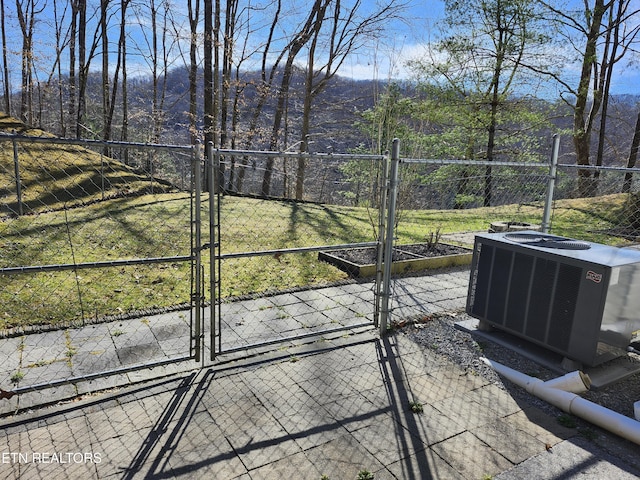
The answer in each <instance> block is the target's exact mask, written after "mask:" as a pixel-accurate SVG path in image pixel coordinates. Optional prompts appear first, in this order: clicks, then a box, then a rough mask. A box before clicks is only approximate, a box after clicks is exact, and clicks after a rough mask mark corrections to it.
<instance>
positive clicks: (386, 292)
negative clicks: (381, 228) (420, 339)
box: [380, 138, 400, 335]
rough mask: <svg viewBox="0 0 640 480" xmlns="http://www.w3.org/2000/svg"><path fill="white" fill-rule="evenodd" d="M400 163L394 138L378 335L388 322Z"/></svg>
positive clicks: (397, 142) (383, 331) (398, 149)
mask: <svg viewBox="0 0 640 480" xmlns="http://www.w3.org/2000/svg"><path fill="white" fill-rule="evenodd" d="M399 163H400V140H398V139H397V138H395V139H394V140H393V146H392V148H391V169H390V172H389V188H388V204H389V206H388V213H387V233H386V235H385V238H384V268H383V274H382V311H381V315H380V335H384V334H385V333H386V332H387V327H388V324H389V317H390V311H389V302H390V299H391V265H392V263H393V234H394V230H395V223H396V201H397V198H398V164H399Z"/></svg>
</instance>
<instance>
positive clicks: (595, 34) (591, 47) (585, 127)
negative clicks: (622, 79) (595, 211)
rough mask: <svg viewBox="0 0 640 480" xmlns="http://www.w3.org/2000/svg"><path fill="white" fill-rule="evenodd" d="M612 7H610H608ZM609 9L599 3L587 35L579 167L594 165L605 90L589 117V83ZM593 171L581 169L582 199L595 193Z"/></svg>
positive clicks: (579, 104)
mask: <svg viewBox="0 0 640 480" xmlns="http://www.w3.org/2000/svg"><path fill="white" fill-rule="evenodd" d="M608 5H609V4H608ZM608 8H609V7H608V6H605V4H604V0H596V1H595V6H594V8H593V10H592V11H591V13H592V16H591V25H590V26H589V30H588V32H587V42H586V45H585V50H584V55H583V57H582V69H581V72H580V82H579V86H578V91H577V95H576V106H575V111H574V117H573V145H574V147H575V150H576V164H577V165H590V142H591V132H592V130H593V119H594V117H595V112H597V111H598V109H599V108H600V98H598V97H599V95H601V91H599V90H598V89H597V88H596V89H594V90H595V91H594V95H593V103H592V106H591V112H590V113H589V115H588V117H587V118H586V119H585V116H586V115H587V103H588V100H589V84H590V82H591V75H592V72H593V65H594V63H595V62H596V61H597V43H598V39H599V38H600V26H601V24H602V18H603V16H604V14H605V12H606V11H607V9H608ZM592 183H593V182H592V178H591V172H590V171H589V170H578V196H579V197H589V196H591V195H592V194H593V184H592Z"/></svg>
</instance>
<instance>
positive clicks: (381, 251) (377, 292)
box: [373, 150, 389, 328]
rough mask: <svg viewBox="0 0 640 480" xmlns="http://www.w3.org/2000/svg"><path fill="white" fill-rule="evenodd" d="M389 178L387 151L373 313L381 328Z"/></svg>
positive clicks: (383, 163) (384, 165)
mask: <svg viewBox="0 0 640 480" xmlns="http://www.w3.org/2000/svg"><path fill="white" fill-rule="evenodd" d="M388 178H389V151H388V150H387V151H386V152H385V154H384V158H383V160H382V166H381V173H380V184H379V185H378V194H379V204H378V244H377V246H376V252H377V257H376V285H375V288H376V290H375V306H374V312H373V324H374V325H375V326H376V327H377V328H379V327H380V311H381V306H380V302H381V299H382V280H383V272H382V269H383V265H384V264H383V259H384V236H385V231H386V229H385V226H386V223H385V221H386V217H387V181H388V180H387V179H388Z"/></svg>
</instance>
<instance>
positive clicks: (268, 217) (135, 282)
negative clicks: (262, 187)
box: [0, 193, 624, 328]
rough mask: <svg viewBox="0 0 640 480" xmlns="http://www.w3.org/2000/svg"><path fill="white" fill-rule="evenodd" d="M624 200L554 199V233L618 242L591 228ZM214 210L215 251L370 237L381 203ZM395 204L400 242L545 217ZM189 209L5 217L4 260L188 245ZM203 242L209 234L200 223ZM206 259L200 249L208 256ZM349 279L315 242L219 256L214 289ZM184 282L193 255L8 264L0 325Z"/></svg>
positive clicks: (525, 211)
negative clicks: (15, 270)
mask: <svg viewBox="0 0 640 480" xmlns="http://www.w3.org/2000/svg"><path fill="white" fill-rule="evenodd" d="M207 204H208V202H207V201H206V199H205V201H203V206H204V207H205V211H203V218H207V216H208V212H207V211H206V205H207ZM623 208H624V197H623V196H621V195H612V196H607V197H600V198H597V199H589V200H588V201H586V200H566V201H562V202H557V204H556V206H555V210H554V223H553V233H556V234H560V235H567V236H571V237H575V238H582V239H588V240H592V241H598V242H602V243H609V244H619V243H620V242H621V239H620V238H618V237H612V236H609V235H606V234H604V233H599V232H598V231H599V230H603V229H604V228H606V227H607V225H609V226H610V225H611V223H612V219H615V218H617V217H616V215H618V213H619V212H620V210H621V209H623ZM220 210H221V216H220V223H221V225H222V228H221V253H222V254H226V253H234V252H253V251H255V252H259V251H264V250H273V249H280V248H294V247H308V246H318V245H335V244H343V243H353V242H361V241H372V240H374V238H375V230H374V225H376V223H377V216H376V215H377V214H376V213H375V211H371V210H369V209H367V208H354V207H344V206H332V205H317V204H299V203H298V204H297V203H293V202H284V201H267V200H260V199H249V198H240V197H224V198H223V199H222V201H221V205H220ZM400 215H401V216H400V222H399V224H398V227H397V232H396V237H397V242H398V243H401V244H402V243H414V242H421V241H424V240H425V238H426V237H428V236H429V234H430V233H431V232H434V231H436V230H439V231H440V232H441V233H450V232H459V231H482V230H486V229H487V226H488V224H489V223H490V222H491V221H495V220H497V219H499V220H511V219H516V218H517V220H519V221H528V222H532V223H540V218H541V207H540V206H506V207H505V206H503V207H491V208H479V209H471V210H451V211H433V210H412V211H402V212H401V213H400ZM190 220H191V214H190V198H189V196H188V195H187V194H184V193H167V194H160V195H144V196H140V197H136V198H117V199H112V200H107V201H104V202H98V203H94V204H91V205H88V206H85V207H79V208H72V209H68V210H66V211H65V210H63V211H53V212H47V213H41V214H38V215H27V216H24V217H19V218H11V219H5V220H4V221H2V222H1V223H0V266H2V267H5V268H6V267H20V266H28V265H56V264H78V263H85V262H96V261H100V262H103V261H110V260H121V259H135V258H146V257H173V256H188V255H189V251H190V248H191V243H190V242H191V240H190ZM203 242H208V228H207V227H205V228H204V230H203ZM208 261H209V251H208V250H205V251H204V255H203V262H204V263H205V265H206V264H207V263H208ZM344 278H346V277H345V274H344V273H343V272H341V271H339V270H338V269H336V268H335V267H333V266H330V265H328V264H325V263H323V262H318V260H317V254H315V253H304V254H292V255H282V256H256V257H249V258H234V259H227V260H224V261H223V262H222V279H221V291H222V295H223V296H224V297H228V296H237V295H245V294H252V293H261V292H267V291H277V290H282V289H286V288H293V287H300V286H306V285H319V284H324V283H329V282H333V281H336V280H340V279H344ZM206 283H207V285H208V274H207V279H206ZM190 285H191V284H190V265H189V263H188V262H178V261H174V262H167V263H161V264H155V265H135V266H118V267H109V268H102V269H81V270H77V271H74V270H66V271H62V272H41V273H29V274H16V275H4V276H2V277H0V305H1V307H0V328H11V327H25V326H27V325H41V324H53V325H55V324H67V323H78V322H82V321H83V319H84V320H87V319H94V318H100V317H103V316H105V315H117V314H121V313H127V312H130V311H145V310H147V309H151V308H165V307H171V306H175V305H180V304H185V303H188V302H189V298H190V293H191V292H190ZM207 298H210V296H209V294H208V293H207Z"/></svg>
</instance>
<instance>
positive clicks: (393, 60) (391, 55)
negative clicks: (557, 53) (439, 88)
mask: <svg viewBox="0 0 640 480" xmlns="http://www.w3.org/2000/svg"><path fill="white" fill-rule="evenodd" d="M560 1H561V0H560ZM589 3H590V4H593V0H589ZM634 3H635V4H637V5H633V4H634ZM566 4H567V8H568V9H572V10H573V9H575V10H577V11H581V10H582V9H584V0H566ZM632 6H633V7H634V8H640V0H634V1H633V2H632ZM567 11H569V10H567ZM443 17H444V2H443V1H441V0H412V1H411V3H410V8H409V9H408V10H407V12H406V15H405V18H406V19H407V24H403V23H400V22H397V23H395V24H394V25H390V26H389V29H390V31H391V32H392V35H391V39H390V40H387V41H386V42H385V43H380V44H378V45H377V46H376V48H375V49H374V51H370V52H368V53H364V52H362V53H361V54H360V55H355V56H354V57H353V58H351V59H350V61H349V62H347V63H346V64H345V67H344V68H343V70H342V71H341V72H340V73H341V74H342V75H345V76H348V77H352V78H356V79H365V78H377V79H381V80H386V79H389V78H395V79H398V78H408V77H410V75H411V73H410V71H409V70H408V69H407V67H406V62H407V60H409V59H411V58H415V57H419V56H420V55H421V54H423V52H424V51H425V48H427V44H428V42H429V40H430V39H431V38H432V37H433V35H434V34H435V33H437V27H438V22H439V21H440V20H441V19H442V18H443ZM638 21H639V22H640V18H638ZM629 59H630V60H633V62H631V64H629V63H630V62H629V60H626V61H624V60H623V61H622V62H620V63H618V64H617V65H616V67H615V70H614V74H615V76H614V79H613V85H612V93H614V94H633V95H640V71H639V69H638V65H639V64H640V57H639V56H635V57H632V56H631V55H629ZM634 64H635V65H634ZM579 67H580V66H579V65H566V66H565V73H566V74H567V75H568V76H573V75H575V78H576V82H577V76H578V73H579Z"/></svg>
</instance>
